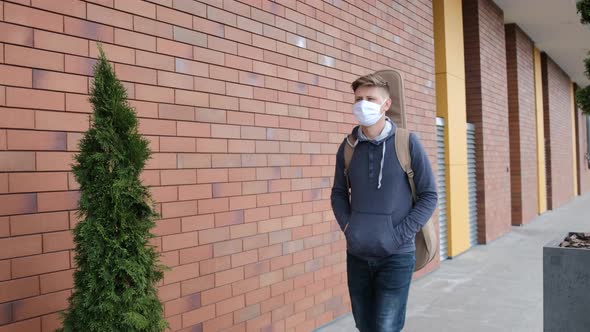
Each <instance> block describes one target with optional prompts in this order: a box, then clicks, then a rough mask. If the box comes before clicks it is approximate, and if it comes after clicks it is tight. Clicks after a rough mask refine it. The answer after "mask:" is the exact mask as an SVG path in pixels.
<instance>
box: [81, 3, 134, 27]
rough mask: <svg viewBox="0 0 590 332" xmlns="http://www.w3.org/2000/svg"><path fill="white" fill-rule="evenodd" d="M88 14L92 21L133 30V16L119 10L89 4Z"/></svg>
mask: <svg viewBox="0 0 590 332" xmlns="http://www.w3.org/2000/svg"><path fill="white" fill-rule="evenodd" d="M87 14H88V19H89V20H90V21H95V22H99V23H104V24H106V25H111V26H115V27H120V28H124V29H129V30H132V29H133V15H131V14H128V13H124V12H122V11H119V10H114V9H110V8H105V7H101V6H96V5H94V4H88V5H87Z"/></svg>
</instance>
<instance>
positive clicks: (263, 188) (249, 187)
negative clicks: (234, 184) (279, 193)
mask: <svg viewBox="0 0 590 332" xmlns="http://www.w3.org/2000/svg"><path fill="white" fill-rule="evenodd" d="M242 191H243V193H244V195H250V194H262V193H266V192H267V191H268V181H252V182H244V183H242Z"/></svg>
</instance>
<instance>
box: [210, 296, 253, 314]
mask: <svg viewBox="0 0 590 332" xmlns="http://www.w3.org/2000/svg"><path fill="white" fill-rule="evenodd" d="M245 302H246V301H245V297H244V296H243V295H240V296H236V297H234V298H231V299H227V300H224V301H221V302H219V303H217V304H216V305H215V307H216V309H215V310H216V312H217V315H225V314H227V313H230V312H233V311H236V310H238V309H242V308H244V307H245V306H246V303H245Z"/></svg>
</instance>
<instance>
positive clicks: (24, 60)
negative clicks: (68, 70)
mask: <svg viewBox="0 0 590 332" xmlns="http://www.w3.org/2000/svg"><path fill="white" fill-rule="evenodd" d="M4 62H5V63H7V64H13V65H19V66H23V67H35V68H44V69H49V70H56V71H63V70H64V55H63V54H58V53H54V52H47V51H42V50H37V49H32V48H27V47H20V46H16V45H5V47H4Z"/></svg>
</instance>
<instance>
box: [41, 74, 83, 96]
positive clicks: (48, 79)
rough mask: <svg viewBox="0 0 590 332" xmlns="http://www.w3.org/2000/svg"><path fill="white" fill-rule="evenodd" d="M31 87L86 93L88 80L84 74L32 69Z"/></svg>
mask: <svg viewBox="0 0 590 332" xmlns="http://www.w3.org/2000/svg"><path fill="white" fill-rule="evenodd" d="M33 87H34V88H36V89H44V90H57V91H67V92H74V93H88V80H87V79H86V77H84V76H78V75H71V74H62V73H56V72H50V71H44V70H33Z"/></svg>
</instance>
